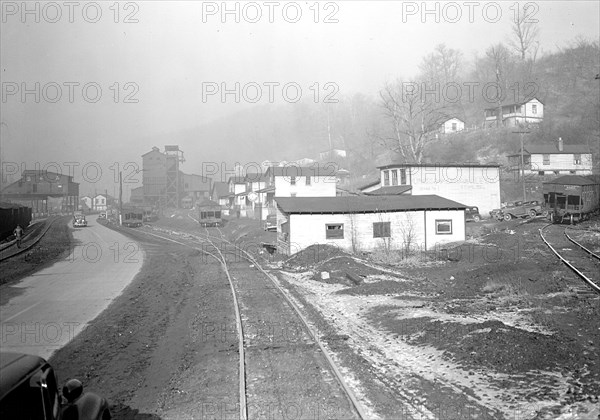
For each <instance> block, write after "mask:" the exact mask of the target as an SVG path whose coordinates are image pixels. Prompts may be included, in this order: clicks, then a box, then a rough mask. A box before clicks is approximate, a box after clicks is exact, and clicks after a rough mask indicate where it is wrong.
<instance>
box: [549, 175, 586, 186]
mask: <svg viewBox="0 0 600 420" xmlns="http://www.w3.org/2000/svg"><path fill="white" fill-rule="evenodd" d="M544 184H558V185H596V184H597V183H596V182H594V181H592V180H591V179H588V178H585V177H582V176H578V175H564V176H559V177H558V178H555V179H553V180H552V181H548V182H544Z"/></svg>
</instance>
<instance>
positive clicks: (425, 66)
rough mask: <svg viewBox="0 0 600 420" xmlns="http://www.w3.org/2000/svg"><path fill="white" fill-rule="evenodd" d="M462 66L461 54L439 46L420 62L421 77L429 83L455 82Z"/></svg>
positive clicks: (442, 45) (443, 45) (441, 45)
mask: <svg viewBox="0 0 600 420" xmlns="http://www.w3.org/2000/svg"><path fill="white" fill-rule="evenodd" d="M461 65H462V53H461V52H460V51H458V50H454V49H452V48H448V47H446V45H445V44H439V45H437V46H436V47H435V50H434V52H433V53H431V54H429V55H428V56H426V57H425V58H423V60H422V61H421V64H420V65H419V69H420V71H421V77H422V78H423V79H424V80H426V81H428V82H430V83H432V84H433V83H440V84H442V85H443V84H446V83H450V82H457V79H458V75H459V73H460V70H461Z"/></svg>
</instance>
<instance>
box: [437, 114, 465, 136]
mask: <svg viewBox="0 0 600 420" xmlns="http://www.w3.org/2000/svg"><path fill="white" fill-rule="evenodd" d="M464 129H465V122H464V121H463V120H461V119H459V118H456V117H453V118H450V119H448V120H446V121H444V122H443V123H442V124H441V126H440V133H441V134H452V133H458V132H459V131H463V130H464Z"/></svg>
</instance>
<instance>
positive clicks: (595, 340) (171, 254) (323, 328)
mask: <svg viewBox="0 0 600 420" xmlns="http://www.w3.org/2000/svg"><path fill="white" fill-rule="evenodd" d="M596 223H597V222H596ZM159 224H160V225H161V226H166V227H171V228H174V229H179V230H186V229H189V230H190V231H191V232H193V233H201V230H200V229H199V228H198V227H197V225H196V224H195V223H194V222H193V221H192V220H191V219H189V218H187V216H186V214H185V213H178V214H175V215H174V216H173V217H169V218H165V219H163V220H161V221H160V222H159ZM542 226H543V223H542V222H537V221H534V222H531V223H527V224H524V225H519V224H518V222H517V221H514V222H510V223H502V224H498V225H497V226H496V225H493V224H485V225H484V224H479V225H474V224H469V231H470V232H471V233H472V236H473V238H472V239H471V240H470V241H468V242H467V243H465V244H462V245H461V246H459V247H456V248H453V249H449V250H448V251H443V252H438V253H436V254H435V255H423V256H419V260H418V261H419V263H418V264H412V265H405V266H402V265H398V266H381V265H378V264H374V263H368V262H367V263H365V261H364V258H365V256H364V255H361V256H360V258H354V257H352V256H349V255H346V254H343V253H339V252H320V253H319V254H318V255H320V257H319V258H316V259H315V258H314V254H312V255H313V257H311V254H310V253H308V254H305V255H304V256H297V257H296V258H295V259H291V260H290V259H288V258H283V257H281V256H271V255H270V254H268V253H267V252H266V251H264V250H263V249H262V248H261V247H259V246H255V247H254V248H252V251H253V252H254V253H255V254H256V256H257V257H260V258H261V261H262V262H264V264H265V266H268V267H270V268H271V271H272V273H274V274H277V276H278V279H279V282H280V284H281V285H282V286H284V287H286V288H287V289H288V290H289V293H290V294H291V295H292V296H293V297H294V299H295V300H296V302H297V303H298V305H299V306H300V307H301V309H302V311H303V312H304V313H305V314H306V316H307V317H308V319H309V321H310V323H311V329H312V330H313V332H315V333H316V336H317V337H318V339H319V340H320V341H321V343H323V345H324V346H325V347H326V348H328V349H329V350H330V351H331V352H332V353H333V356H334V358H335V360H337V363H338V365H339V366H340V367H341V370H342V372H343V373H344V376H345V379H346V382H347V383H348V384H349V385H350V387H351V388H352V389H353V391H354V393H355V395H356V396H357V397H358V398H359V400H360V401H361V403H362V405H363V407H364V408H365V410H366V411H367V413H368V416H369V418H395V419H398V418H401V419H410V418H434V419H454V418H477V419H479V418H483V419H535V418H537V419H554V418H562V419H575V418H579V419H586V420H587V419H595V418H597V417H598V414H599V413H598V405H599V404H598V395H599V394H600V386H599V384H600V366H599V363H598V360H599V359H600V357H599V356H600V354H599V350H598V349H599V345H600V328H599V324H598V319H600V309H599V308H600V299H599V298H597V297H594V296H591V295H581V294H577V293H575V292H574V285H575V284H578V283H577V282H578V281H579V280H577V279H575V278H574V277H573V275H572V274H571V273H570V271H568V270H567V269H566V268H565V267H564V266H563V265H562V264H560V263H559V262H558V260H557V259H556V257H554V256H553V255H552V254H551V253H550V252H549V251H548V250H547V249H545V248H544V246H543V245H542V244H541V242H540V241H539V239H538V236H537V229H539V228H540V227H542ZM202 231H203V232H205V230H202ZM209 231H210V229H209ZM222 231H223V232H224V233H225V234H226V235H227V236H228V237H230V238H232V239H234V240H236V241H237V243H239V244H248V243H253V244H259V243H261V242H273V241H274V234H273V233H271V232H264V231H262V230H261V229H260V225H259V224H258V223H257V222H255V221H251V220H247V219H240V220H233V221H231V222H230V223H229V224H228V225H226V226H225V227H224V228H223V229H222ZM124 232H127V233H128V234H130V235H132V237H133V238H134V239H137V240H140V241H141V245H142V247H143V248H144V251H145V253H146V254H145V255H146V256H147V258H146V263H145V265H144V267H143V268H142V271H141V272H140V273H139V274H138V276H137V277H136V278H135V279H134V280H133V282H132V283H131V284H130V286H128V287H127V289H126V290H125V291H124V293H123V294H122V295H121V296H120V297H118V298H117V299H116V300H114V301H113V303H112V304H111V306H110V307H109V308H108V309H107V310H106V311H104V312H103V313H102V314H101V315H100V316H99V317H98V318H96V319H95V320H94V321H93V322H92V323H91V325H90V326H89V327H88V328H87V329H86V330H84V331H83V332H82V333H80V334H79V335H78V336H77V337H75V339H74V340H73V341H72V342H71V343H70V344H68V345H67V346H65V347H64V348H63V349H61V350H60V351H58V352H56V353H55V355H54V356H53V358H52V360H51V363H53V364H54V365H55V367H56V369H57V373H58V375H59V379H61V381H64V380H65V379H67V378H70V377H78V378H79V379H81V380H82V381H83V383H84V386H85V388H86V390H89V391H94V392H96V393H99V394H101V395H104V396H106V397H107V398H108V399H109V401H110V403H111V407H112V411H113V414H114V417H115V418H124V419H157V418H186V419H187V418H237V413H238V412H239V407H238V406H237V405H236V403H235V402H237V392H238V389H237V375H238V372H237V363H238V354H237V343H236V342H235V340H234V337H235V329H234V326H235V320H234V318H233V317H234V313H233V309H232V306H231V292H230V290H229V285H228V283H227V281H226V278H225V276H224V274H223V272H222V271H221V269H220V268H219V266H218V264H216V263H215V262H213V261H211V260H210V259H206V258H203V257H202V256H201V255H200V254H199V253H198V252H197V251H193V250H189V249H186V248H184V247H181V246H179V245H175V244H173V245H166V244H165V243H164V242H162V241H160V242H159V241H158V240H157V241H154V240H149V239H141V237H140V236H139V235H138V234H137V233H136V230H132V229H125V230H124ZM212 232H213V233H214V234H218V231H216V230H212ZM447 256H449V257H450V258H449V259H447V258H446V257H447ZM311 258H312V260H311ZM279 267H284V268H283V269H282V270H279V269H278V268H279ZM322 272H327V273H330V274H331V275H330V277H329V278H328V279H322V276H321V273H322ZM250 273H257V272H256V271H255V270H254V269H251V268H250V267H249V265H248V264H247V263H242V262H241V261H239V262H237V263H235V264H234V268H233V274H234V277H235V278H236V279H237V280H236V281H238V282H240V283H239V287H240V288H241V295H242V297H241V299H242V298H243V302H242V303H243V307H244V308H245V310H246V311H247V312H246V315H245V317H246V318H245V320H246V322H247V325H248V326H249V328H248V330H249V331H248V332H249V336H248V337H249V340H252V342H251V343H250V342H249V344H252V345H251V346H250V350H249V354H250V356H252V358H251V360H252V362H251V365H250V367H252V368H253V369H254V373H253V374H252V375H250V376H249V382H248V385H249V391H250V392H249V395H250V397H251V398H253V400H252V401H251V402H254V404H251V405H250V413H251V415H253V417H255V416H258V415H259V414H262V415H263V417H259V418H284V417H285V416H284V415H283V414H287V417H288V418H294V415H295V414H296V413H297V412H298V411H297V409H298V407H300V408H302V410H303V413H305V414H304V415H303V416H302V418H346V415H345V413H346V412H345V411H344V412H342V411H339V410H340V408H339V407H340V403H339V402H338V401H341V399H340V398H341V396H339V395H338V394H336V392H334V391H332V390H334V389H336V387H335V386H334V385H335V380H333V379H332V377H331V375H330V374H329V373H328V372H327V369H326V368H325V367H324V366H321V365H319V363H318V362H315V360H316V359H312V360H311V359H310V358H308V359H307V357H308V355H310V352H306V350H305V347H306V346H307V345H311V343H310V340H309V339H308V338H307V337H306V335H305V334H303V333H301V332H300V330H299V329H298V328H297V327H298V325H297V324H295V323H292V324H289V323H285V322H282V319H283V320H285V319H288V316H287V315H285V312H282V311H284V309H282V308H278V307H275V306H274V307H272V308H265V307H263V306H261V304H262V305H264V304H265V302H267V301H268V302H273V300H272V299H266V297H265V298H264V299H262V298H258V299H257V298H256V297H257V296H260V295H261V294H262V295H266V294H270V293H272V292H273V290H268V288H266V286H265V285H264V283H262V285H259V283H256V282H257V281H258V278H256V279H254V278H253V277H252V276H251V275H250ZM3 298H4V297H3ZM282 340H283V341H284V342H283V343H282ZM290 341H293V344H294V346H289V343H290ZM280 344H286V345H285V346H280ZM249 360H250V359H249ZM257 366H258V370H256V369H255V368H256V367H257ZM261 366H262V367H261ZM267 366H269V367H268V368H267ZM307 366H308V368H307ZM310 366H312V367H310ZM261 369H262V370H261ZM281 384H287V387H286V388H283V389H282V388H281V386H280V385H281ZM269 385H270V386H271V387H270V388H269ZM292 396H293V397H292ZM290 400H292V401H291V402H290ZM282 402H283V403H282ZM311 404H312V405H311ZM282 408H283V409H287V410H288V411H285V412H284V411H282ZM289 410H292V411H289ZM294 410H295V411H294ZM317 410H318V411H317ZM594 410H595V411H594ZM336 413H337V414H336ZM340 413H341V414H340ZM268 415H271V417H268ZM265 416H266V417H265Z"/></svg>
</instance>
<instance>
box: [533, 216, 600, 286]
mask: <svg viewBox="0 0 600 420" xmlns="http://www.w3.org/2000/svg"><path fill="white" fill-rule="evenodd" d="M568 230H569V228H568V227H567V228H565V227H562V226H560V225H553V224H549V225H546V226H544V227H543V228H541V229H540V230H539V232H540V237H541V238H542V240H543V241H544V243H545V244H546V245H547V246H548V247H549V248H550V249H551V250H552V252H554V254H555V255H556V256H557V257H558V258H559V259H560V260H561V261H562V262H563V263H564V264H565V265H566V266H567V267H569V268H570V269H571V270H572V271H573V272H574V273H575V274H576V275H577V276H578V277H579V278H580V279H581V280H583V282H582V283H579V284H578V285H577V286H576V287H575V290H576V292H577V293H580V294H590V293H598V294H600V255H598V254H596V253H594V252H593V251H591V250H590V249H588V248H586V247H584V246H583V245H581V244H580V243H579V242H577V241H576V240H574V239H573V238H572V237H571V236H570V235H569V234H568V233H567V231H568Z"/></svg>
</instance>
